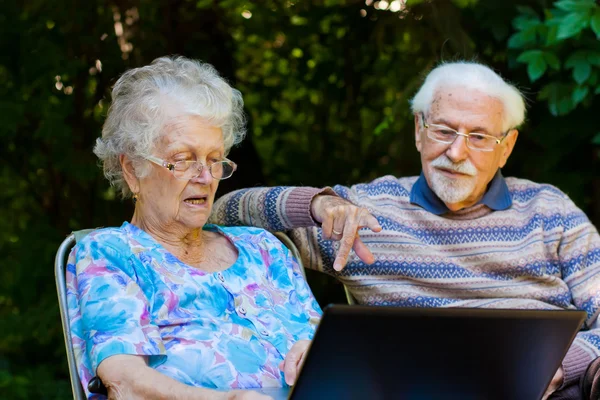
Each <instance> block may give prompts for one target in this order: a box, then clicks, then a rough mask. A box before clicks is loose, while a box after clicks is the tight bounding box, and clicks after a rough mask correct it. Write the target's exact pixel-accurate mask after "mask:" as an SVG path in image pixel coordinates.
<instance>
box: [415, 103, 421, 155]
mask: <svg viewBox="0 0 600 400" xmlns="http://www.w3.org/2000/svg"><path fill="white" fill-rule="evenodd" d="M422 115H423V114H421V115H419V114H418V113H415V114H414V116H415V146H416V147H417V151H418V152H419V153H420V152H421V146H422V142H421V129H423V124H421V118H422Z"/></svg>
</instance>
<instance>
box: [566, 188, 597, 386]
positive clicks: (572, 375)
mask: <svg viewBox="0 0 600 400" xmlns="http://www.w3.org/2000/svg"><path fill="white" fill-rule="evenodd" d="M562 218H563V224H562V225H563V227H564V232H563V234H562V237H561V240H560V244H559V246H558V256H559V261H560V265H561V275H562V279H563V280H564V281H565V282H566V283H567V285H568V286H569V289H570V291H571V296H572V302H573V304H575V306H576V307H577V308H578V309H580V310H583V311H586V312H587V314H588V318H587V319H586V321H585V327H586V328H587V330H582V331H581V332H579V333H578V334H577V337H576V338H575V340H574V341H573V344H572V346H571V348H570V349H569V351H568V352H567V355H566V356H565V359H564V360H563V363H562V369H563V374H564V378H563V382H562V385H561V386H560V388H559V389H558V391H561V390H563V389H566V388H568V387H569V386H572V385H577V384H579V379H580V377H581V376H582V375H583V373H584V372H585V370H586V368H587V366H588V365H589V364H590V362H592V361H593V360H594V359H595V358H597V357H598V356H600V321H599V320H598V314H599V313H600V290H599V288H600V235H598V231H597V230H596V228H595V227H594V226H593V225H592V224H591V223H590V221H589V220H588V218H587V217H586V215H585V214H584V213H583V211H581V210H580V209H579V208H577V206H575V204H573V202H572V201H571V200H570V199H567V200H566V203H565V211H564V213H563V216H562Z"/></svg>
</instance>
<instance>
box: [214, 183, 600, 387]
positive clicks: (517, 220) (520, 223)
mask: <svg viewBox="0 0 600 400" xmlns="http://www.w3.org/2000/svg"><path fill="white" fill-rule="evenodd" d="M416 180H417V177H407V178H396V177H393V176H384V177H382V178H379V179H376V180H375V181H373V182H370V183H364V184H358V185H354V186H351V187H346V186H339V185H338V186H335V187H333V191H334V192H335V193H336V194H338V195H339V196H341V197H343V198H345V199H347V200H349V201H351V202H352V203H354V204H356V205H359V206H361V207H364V208H366V209H368V210H369V212H371V214H373V215H374V216H375V217H376V218H377V220H378V221H379V223H380V225H381V226H382V228H383V230H382V231H381V232H379V233H374V232H371V231H370V230H367V229H363V230H361V232H360V237H361V239H362V240H363V242H364V243H365V244H366V245H367V246H368V248H369V249H370V250H371V252H372V253H373V255H374V256H375V260H376V261H375V263H374V264H372V265H367V264H365V263H363V262H362V261H361V260H360V259H359V258H358V257H357V256H356V255H355V254H354V253H351V255H350V257H349V261H348V264H347V266H346V268H345V269H344V270H342V271H341V272H336V271H334V270H333V261H334V259H335V254H336V250H337V248H338V242H334V241H329V240H324V239H323V238H322V235H321V229H320V228H319V227H317V226H316V224H315V222H314V221H313V220H312V217H311V216H310V211H309V210H310V201H311V199H312V197H313V196H315V195H316V194H318V193H321V192H322V190H319V189H313V188H293V187H278V188H253V189H244V190H242V191H237V192H234V193H231V194H228V195H226V196H224V197H223V198H221V199H219V200H218V201H217V202H216V204H215V209H214V211H213V222H215V223H220V224H226V225H247V224H250V225H255V226H259V227H262V228H266V229H269V230H292V232H291V233H290V235H291V237H292V239H293V240H294V242H295V243H296V244H297V245H298V247H299V249H300V252H301V255H302V259H303V263H304V266H305V267H306V268H311V269H315V270H318V271H322V272H324V273H327V274H330V275H333V276H335V277H336V278H337V279H339V280H340V281H341V282H342V283H344V284H345V285H346V286H347V287H348V288H349V290H350V292H351V293H352V294H353V296H354V297H355V298H356V300H357V301H358V302H359V303H361V304H367V305H387V306H390V305H391V306H402V307H487V308H517V309H579V310H584V311H586V312H587V315H588V317H587V320H586V330H585V331H582V332H581V333H580V334H579V335H578V337H577V339H576V342H575V345H574V346H575V347H577V349H576V351H573V354H575V353H577V355H578V360H571V361H572V362H573V367H571V365H567V364H568V362H569V360H568V357H567V358H566V359H565V363H566V364H565V363H563V367H564V368H565V375H566V378H565V379H566V381H565V384H569V383H573V382H571V380H572V379H575V376H577V377H578V375H579V374H580V373H582V372H583V371H581V369H582V368H584V367H582V365H583V366H585V365H587V364H586V363H585V362H582V361H581V359H582V358H586V359H589V361H591V360H592V359H593V358H595V357H597V356H598V355H600V330H597V329H595V328H598V318H597V317H598V313H599V312H600V236H599V235H598V231H597V230H596V228H595V227H594V226H593V225H592V224H591V223H590V221H589V219H588V218H587V217H586V215H585V214H584V213H583V211H581V210H580V209H579V208H578V207H577V206H576V205H575V204H574V203H573V202H572V201H571V200H570V199H569V198H568V196H567V195H565V194H564V193H563V192H561V191H560V190H559V189H557V188H556V187H554V186H551V185H545V184H537V183H534V182H531V181H528V180H524V179H517V178H506V183H507V185H508V188H509V191H510V194H511V197H512V200H513V205H512V207H510V208H509V209H507V210H503V211H492V210H491V209H489V208H488V207H487V206H485V205H481V204H479V205H475V206H473V207H470V208H468V209H463V210H460V211H458V212H454V213H452V212H449V213H446V214H444V215H440V216H438V215H434V214H432V213H430V212H428V211H426V210H424V209H423V208H421V207H420V206H417V205H413V204H411V203H410V201H409V198H410V191H411V188H412V186H413V184H414V183H415V181H416ZM274 197H277V198H278V200H274ZM284 199H288V200H287V201H285V200H284ZM290 202H293V204H288V203H290ZM290 221H293V222H294V223H293V224H291V223H290ZM588 329H589V330H588ZM572 350H573V349H572ZM570 353H571V351H570ZM584 361H585V360H584Z"/></svg>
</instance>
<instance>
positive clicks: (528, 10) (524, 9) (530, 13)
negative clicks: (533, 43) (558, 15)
mask: <svg viewBox="0 0 600 400" xmlns="http://www.w3.org/2000/svg"><path fill="white" fill-rule="evenodd" d="M517 11H519V14H523V15H528V16H531V17H534V18H539V16H538V13H537V12H535V10H534V9H533V8H531V7H529V6H517Z"/></svg>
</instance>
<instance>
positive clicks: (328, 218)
mask: <svg viewBox="0 0 600 400" xmlns="http://www.w3.org/2000/svg"><path fill="white" fill-rule="evenodd" d="M332 230H333V213H331V212H327V213H326V214H325V216H324V218H323V222H322V223H321V231H322V234H323V239H325V240H330V239H331V236H332Z"/></svg>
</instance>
